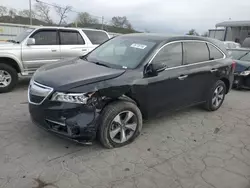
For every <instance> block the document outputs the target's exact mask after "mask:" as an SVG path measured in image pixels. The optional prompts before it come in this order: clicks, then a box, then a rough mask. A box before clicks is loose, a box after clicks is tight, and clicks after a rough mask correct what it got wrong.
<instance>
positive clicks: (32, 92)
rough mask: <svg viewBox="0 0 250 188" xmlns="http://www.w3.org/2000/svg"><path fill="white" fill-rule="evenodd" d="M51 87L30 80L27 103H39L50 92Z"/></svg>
mask: <svg viewBox="0 0 250 188" xmlns="http://www.w3.org/2000/svg"><path fill="white" fill-rule="evenodd" d="M52 91H53V88H51V87H48V86H45V85H42V84H39V83H37V82H35V81H33V80H31V81H30V85H29V91H28V99H29V103H31V104H36V105H40V104H42V103H43V101H44V100H45V99H46V98H47V97H48V96H49V95H50V94H51V93H52Z"/></svg>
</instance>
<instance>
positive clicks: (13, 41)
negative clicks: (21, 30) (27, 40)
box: [7, 40, 20, 44]
mask: <svg viewBox="0 0 250 188" xmlns="http://www.w3.org/2000/svg"><path fill="white" fill-rule="evenodd" d="M7 42H12V43H16V44H19V43H20V42H18V41H15V40H7Z"/></svg>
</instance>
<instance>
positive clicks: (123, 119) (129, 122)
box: [109, 111, 138, 144]
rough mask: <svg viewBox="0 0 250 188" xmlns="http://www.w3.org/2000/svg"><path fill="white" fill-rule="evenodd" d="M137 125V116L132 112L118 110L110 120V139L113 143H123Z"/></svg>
mask: <svg viewBox="0 0 250 188" xmlns="http://www.w3.org/2000/svg"><path fill="white" fill-rule="evenodd" d="M137 126H138V125H137V117H136V116H135V114H134V113H133V112H131V111H123V112H120V113H119V114H118V115H117V116H115V118H114V119H113V121H112V122H111V126H110V130H109V136H110V139H111V140H112V141H113V142H115V143H119V144H121V143H124V142H126V141H128V140H129V139H130V138H132V136H133V135H134V133H135V131H136V129H137Z"/></svg>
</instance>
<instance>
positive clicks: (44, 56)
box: [22, 29, 60, 71]
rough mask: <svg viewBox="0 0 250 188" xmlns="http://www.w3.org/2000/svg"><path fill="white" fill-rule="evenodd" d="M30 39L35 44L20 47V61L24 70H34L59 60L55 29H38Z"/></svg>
mask: <svg viewBox="0 0 250 188" xmlns="http://www.w3.org/2000/svg"><path fill="white" fill-rule="evenodd" d="M30 38H34V39H35V44H33V45H27V44H23V46H22V61H23V64H24V67H25V69H28V70H29V71H32V70H36V69H37V68H39V67H41V66H42V65H44V64H47V63H54V62H57V61H59V60H60V48H59V43H58V35H57V30H56V29H39V30H37V31H36V32H34V33H33V34H32V35H31V36H30Z"/></svg>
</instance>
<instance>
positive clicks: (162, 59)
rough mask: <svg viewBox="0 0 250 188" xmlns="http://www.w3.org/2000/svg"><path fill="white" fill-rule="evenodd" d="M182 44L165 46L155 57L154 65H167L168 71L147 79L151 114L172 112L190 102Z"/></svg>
mask: <svg viewBox="0 0 250 188" xmlns="http://www.w3.org/2000/svg"><path fill="white" fill-rule="evenodd" d="M182 54H183V53H182V43H181V42H176V43H172V44H168V45H166V46H164V47H163V48H162V49H161V50H160V51H159V53H158V54H157V55H156V56H155V58H154V59H153V61H152V62H151V63H152V64H153V65H154V64H158V63H160V64H162V63H164V64H165V65H166V69H165V70H163V71H160V72H158V74H157V75H156V76H152V77H149V78H145V79H147V81H148V88H147V95H148V101H147V103H148V109H149V112H148V113H149V114H154V113H157V112H161V111H163V110H170V109H171V110H172V109H176V108H179V107H180V106H181V105H183V104H186V103H188V102H189V98H188V97H187V96H186V84H187V79H188V75H185V74H183V72H184V70H185V67H183V66H182V62H183V57H182Z"/></svg>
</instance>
